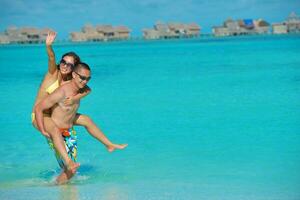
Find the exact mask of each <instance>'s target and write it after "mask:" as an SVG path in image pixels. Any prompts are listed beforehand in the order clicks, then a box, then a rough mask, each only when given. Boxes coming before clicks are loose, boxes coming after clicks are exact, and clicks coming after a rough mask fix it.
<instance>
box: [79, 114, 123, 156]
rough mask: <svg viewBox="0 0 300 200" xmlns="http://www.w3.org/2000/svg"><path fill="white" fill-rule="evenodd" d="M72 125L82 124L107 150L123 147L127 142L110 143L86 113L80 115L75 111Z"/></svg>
mask: <svg viewBox="0 0 300 200" xmlns="http://www.w3.org/2000/svg"><path fill="white" fill-rule="evenodd" d="M74 125H79V126H84V127H85V129H86V130H87V131H88V132H89V134H91V135H92V136H93V137H95V138H96V139H97V140H99V141H100V142H102V143H103V144H104V145H105V146H106V148H107V150H108V151H109V152H112V151H114V150H116V149H124V148H125V147H126V146H127V144H114V143H112V142H111V141H110V140H109V139H108V138H107V137H106V136H105V135H104V133H103V132H102V131H101V130H100V128H98V127H97V125H96V124H95V123H94V122H93V121H92V119H91V118H90V117H89V116H87V115H82V114H79V113H77V114H76V118H75V120H74Z"/></svg>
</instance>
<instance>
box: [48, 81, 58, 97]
mask: <svg viewBox="0 0 300 200" xmlns="http://www.w3.org/2000/svg"><path fill="white" fill-rule="evenodd" d="M58 87H59V82H58V80H56V81H55V82H54V83H52V84H51V85H50V86H49V87H48V88H47V89H46V92H47V93H48V94H51V93H52V92H54V90H56V89H57V88H58Z"/></svg>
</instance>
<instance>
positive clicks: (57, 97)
mask: <svg viewBox="0 0 300 200" xmlns="http://www.w3.org/2000/svg"><path fill="white" fill-rule="evenodd" d="M63 98H65V92H64V90H63V89H62V88H61V87H60V88H58V89H56V90H55V91H54V92H53V93H52V94H50V95H49V96H48V97H46V98H45V99H43V100H42V101H41V102H40V103H39V104H37V105H36V107H35V109H34V111H35V116H36V123H37V127H38V129H39V130H40V131H41V133H42V134H43V135H45V136H49V134H48V133H47V132H46V130H45V126H44V117H43V111H44V110H46V109H49V108H51V107H52V106H54V105H55V104H56V103H58V102H59V101H61V100H62V99H63Z"/></svg>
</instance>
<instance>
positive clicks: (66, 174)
mask: <svg viewBox="0 0 300 200" xmlns="http://www.w3.org/2000/svg"><path fill="white" fill-rule="evenodd" d="M74 175H75V174H74V173H72V172H70V171H69V170H66V169H64V170H63V171H62V172H61V174H60V175H59V176H58V177H57V178H56V183H57V184H58V185H61V184H65V183H67V182H68V181H69V180H70V179H71V178H72V177H73V176H74Z"/></svg>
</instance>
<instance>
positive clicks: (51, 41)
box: [46, 31, 56, 46]
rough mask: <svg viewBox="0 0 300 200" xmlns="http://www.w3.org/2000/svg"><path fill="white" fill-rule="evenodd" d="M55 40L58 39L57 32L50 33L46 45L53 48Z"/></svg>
mask: <svg viewBox="0 0 300 200" xmlns="http://www.w3.org/2000/svg"><path fill="white" fill-rule="evenodd" d="M55 38H56V32H54V31H49V32H48V35H47V38H46V45H47V46H51V45H52V43H53V41H54V40H55Z"/></svg>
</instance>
